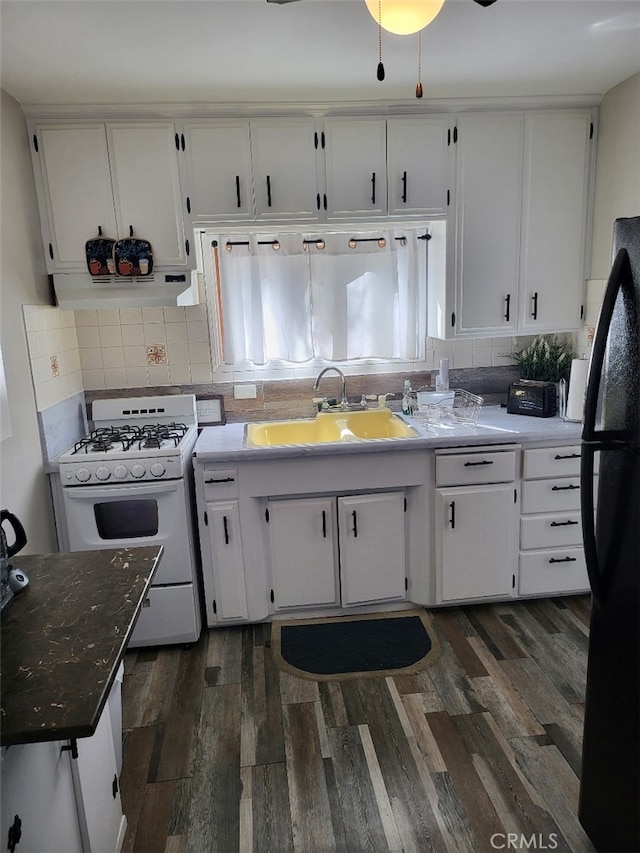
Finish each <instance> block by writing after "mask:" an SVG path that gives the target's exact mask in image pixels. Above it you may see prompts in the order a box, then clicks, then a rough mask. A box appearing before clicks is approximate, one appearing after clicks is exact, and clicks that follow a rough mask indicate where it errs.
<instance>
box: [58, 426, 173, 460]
mask: <svg viewBox="0 0 640 853" xmlns="http://www.w3.org/2000/svg"><path fill="white" fill-rule="evenodd" d="M187 431H188V427H187V426H186V424H181V423H170V424H146V425H144V426H142V427H138V426H130V425H129V424H125V425H124V426H119V427H98V428H97V429H94V430H92V431H91V432H90V433H89V435H87V436H86V437H85V438H82V439H80V441H77V442H76V443H75V444H74V446H73V450H72V453H73V454H76V453H107V452H108V451H109V450H113V448H114V447H116V448H117V449H118V450H122V451H124V452H128V451H129V450H136V449H147V450H148V449H153V450H160V449H161V448H162V447H163V445H164V443H165V442H167V443H169V444H172V445H173V446H174V447H177V446H178V445H179V444H180V442H181V441H182V439H183V438H184V436H185V435H186V434H187Z"/></svg>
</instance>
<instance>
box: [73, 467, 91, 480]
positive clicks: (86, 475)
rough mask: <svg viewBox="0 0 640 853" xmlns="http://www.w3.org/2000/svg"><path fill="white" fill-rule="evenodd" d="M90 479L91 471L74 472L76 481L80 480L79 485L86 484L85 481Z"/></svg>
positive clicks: (84, 469) (85, 469)
mask: <svg viewBox="0 0 640 853" xmlns="http://www.w3.org/2000/svg"><path fill="white" fill-rule="evenodd" d="M90 479H91V471H89V469H88V468H78V470H77V471H76V480H80V482H81V483H86V482H87V480H90Z"/></svg>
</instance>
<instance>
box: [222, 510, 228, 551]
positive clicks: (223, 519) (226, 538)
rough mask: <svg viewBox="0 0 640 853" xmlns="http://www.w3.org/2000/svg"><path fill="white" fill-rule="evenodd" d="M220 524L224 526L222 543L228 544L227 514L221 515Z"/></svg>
mask: <svg viewBox="0 0 640 853" xmlns="http://www.w3.org/2000/svg"><path fill="white" fill-rule="evenodd" d="M222 526H223V528H224V544H225V545H228V544H229V522H228V521H227V516H226V515H223V516H222Z"/></svg>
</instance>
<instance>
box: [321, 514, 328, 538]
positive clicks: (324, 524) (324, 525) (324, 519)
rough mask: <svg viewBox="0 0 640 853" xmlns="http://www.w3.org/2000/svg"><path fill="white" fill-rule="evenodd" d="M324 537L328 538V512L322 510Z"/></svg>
mask: <svg viewBox="0 0 640 853" xmlns="http://www.w3.org/2000/svg"><path fill="white" fill-rule="evenodd" d="M322 536H323V537H324V538H325V539H326V538H327V512H326V510H324V509H323V510H322Z"/></svg>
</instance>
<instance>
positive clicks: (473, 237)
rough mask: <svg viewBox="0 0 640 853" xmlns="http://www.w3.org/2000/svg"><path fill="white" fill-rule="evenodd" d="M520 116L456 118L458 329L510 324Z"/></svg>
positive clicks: (514, 314)
mask: <svg viewBox="0 0 640 853" xmlns="http://www.w3.org/2000/svg"><path fill="white" fill-rule="evenodd" d="M523 121H524V119H523V117H522V116H521V115H506V116H495V115H489V116H486V117H483V116H468V117H461V118H460V119H459V120H458V141H457V153H456V157H457V163H456V184H457V188H456V195H457V198H456V211H457V212H456V234H455V244H456V251H455V255H456V296H457V311H456V315H457V316H456V323H455V329H456V332H457V333H462V334H469V335H473V334H476V333H477V334H483V333H486V332H492V333H507V332H509V331H512V330H515V328H516V325H517V319H518V308H517V288H518V271H519V259H520V209H521V200H522V140H523ZM539 248H540V249H541V250H542V247H539Z"/></svg>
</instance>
